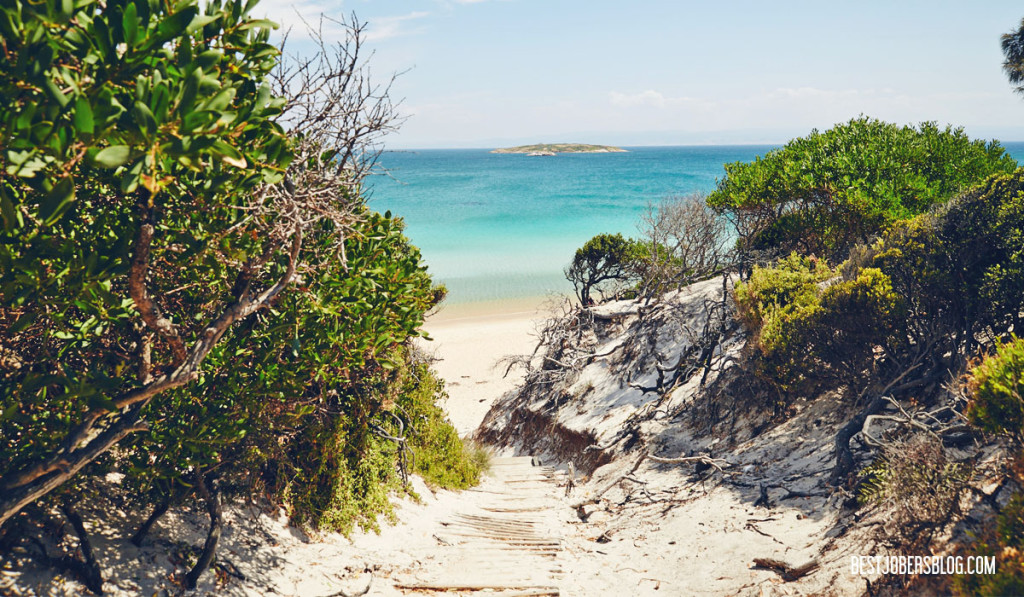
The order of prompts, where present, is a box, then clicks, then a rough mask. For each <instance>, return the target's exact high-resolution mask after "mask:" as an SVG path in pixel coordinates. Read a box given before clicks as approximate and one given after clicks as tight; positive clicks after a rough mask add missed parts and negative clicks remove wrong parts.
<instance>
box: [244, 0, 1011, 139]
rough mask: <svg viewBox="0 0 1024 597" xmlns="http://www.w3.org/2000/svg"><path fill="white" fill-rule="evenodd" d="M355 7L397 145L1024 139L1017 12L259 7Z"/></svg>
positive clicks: (409, 3) (639, 4)
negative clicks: (926, 123) (827, 137)
mask: <svg viewBox="0 0 1024 597" xmlns="http://www.w3.org/2000/svg"><path fill="white" fill-rule="evenodd" d="M261 6H262V7H263V10H264V11H266V12H267V13H268V14H269V16H271V18H274V19H276V20H278V21H281V22H283V23H284V24H285V25H288V24H293V23H295V22H296V21H297V19H296V17H295V16H294V14H295V10H296V8H295V7H297V9H298V11H299V12H301V13H302V14H304V15H306V16H307V17H311V16H314V15H317V14H319V13H320V12H323V13H326V14H328V15H332V14H333V15H337V16H341V15H347V14H349V13H351V12H355V14H356V15H358V17H359V18H360V19H362V20H364V21H368V22H369V42H368V46H369V47H370V48H371V49H373V50H374V51H375V53H376V54H375V56H374V57H373V60H372V62H371V64H372V67H373V69H374V72H375V73H376V74H377V75H378V76H380V77H381V78H384V77H385V76H387V75H389V74H390V73H392V72H397V71H406V72H405V73H404V74H403V75H401V76H400V77H399V78H398V80H397V81H396V83H395V86H394V89H393V95H394V96H395V97H397V98H403V104H402V110H403V111H404V113H405V114H407V115H408V117H409V118H408V120H407V121H406V123H405V125H404V126H403V127H402V129H401V131H400V132H399V133H398V134H396V135H393V136H391V137H390V138H389V140H388V142H387V144H388V146H389V147H392V148H428V147H491V146H498V145H505V144H511V143H519V142H557V141H575V142H590V143H609V144H618V145H651V144H654V145H675V144H703V143H744V142H752V143H761V142H768V143H775V142H783V141H785V140H787V139H788V138H791V137H793V136H798V135H803V134H806V133H807V132H808V131H809V130H810V129H811V128H814V127H817V128H827V127H829V126H831V125H832V124H834V123H836V122H841V121H845V120H848V119H850V118H853V117H856V116H857V115H859V114H862V113H863V114H866V115H869V116H874V117H877V118H882V119H885V120H890V121H894V122H899V123H908V122H915V123H916V122H920V121H922V120H937V121H939V122H940V123H943V124H946V123H950V124H954V125H958V126H961V125H962V126H964V127H965V128H966V129H967V131H968V133H970V134H972V135H974V136H980V137H997V138H999V139H1001V140H1004V141H1017V140H1024V101H1022V99H1021V96H1018V95H1016V94H1014V93H1013V92H1012V89H1011V87H1010V85H1009V84H1008V83H1007V81H1006V77H1005V76H1004V75H1003V73H1002V71H1001V64H1002V53H1001V51H1000V49H999V36H1000V35H1001V34H1002V33H1005V32H1007V31H1009V30H1010V29H1012V28H1014V27H1015V26H1016V25H1017V24H1018V23H1019V22H1020V20H1021V18H1022V17H1024V3H1021V2H1019V0H1018V1H1012V2H1011V1H1001V0H1000V1H983V0H974V1H973V2H966V1H964V2H942V1H934V0H933V1H927V2H925V1H903V0H899V1H896V0H889V1H886V2H881V1H860V2H842V3H840V2H822V1H819V2H786V1H778V2H764V1H763V0H762V1H758V2H754V1H749V2H747V1H742V2H741V1H719V2H711V1H702V2H690V1H674V2H672V1H661V0H659V1H655V0H633V1H632V2H624V1H615V2H612V1H606V0H461V1H459V0H419V1H413V0H345V1H342V0H302V1H301V2H298V3H296V2H293V1H291V0H264V2H263V4H262V5H261Z"/></svg>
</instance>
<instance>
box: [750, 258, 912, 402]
mask: <svg viewBox="0 0 1024 597" xmlns="http://www.w3.org/2000/svg"><path fill="white" fill-rule="evenodd" d="M735 298H736V305H737V309H738V312H739V316H740V318H741V320H742V321H744V323H745V324H746V325H747V327H748V328H749V329H751V330H752V331H753V334H754V341H753V346H754V347H755V350H756V351H757V353H758V358H757V363H758V368H757V369H758V371H760V373H761V374H763V375H766V376H767V377H768V378H769V379H771V380H772V381H773V382H775V383H777V384H779V386H780V387H783V388H785V389H792V388H793V387H795V386H796V385H797V384H799V382H801V381H803V380H804V379H806V378H807V377H808V376H809V375H810V376H813V377H815V378H816V379H819V380H820V379H822V378H825V377H828V376H829V374H832V375H835V376H838V377H840V378H841V379H846V378H852V377H856V376H858V375H860V374H861V373H862V372H863V370H864V369H865V368H867V367H868V366H869V364H870V361H871V358H872V356H873V349H874V347H875V346H876V345H878V344H880V343H883V342H885V341H886V338H887V337H888V336H889V335H890V334H891V333H892V332H893V326H894V322H895V321H896V320H897V316H898V314H899V313H900V311H901V309H902V304H901V301H900V299H899V297H898V296H897V295H896V293H895V292H894V291H893V288H892V283H891V281H890V280H889V278H888V276H886V275H885V274H884V273H882V272H881V271H880V270H878V269H877V268H864V269H860V270H858V271H857V272H856V274H855V275H854V276H852V277H850V278H849V279H844V278H843V276H842V274H841V270H840V269H839V268H835V269H833V268H831V267H829V266H828V264H826V263H825V262H824V261H823V260H820V259H815V258H813V257H803V256H801V255H799V254H797V253H792V254H791V255H790V256H789V257H787V258H785V259H783V260H781V261H779V263H778V264H777V265H775V266H773V267H766V268H761V267H756V266H755V267H754V270H753V272H752V274H751V276H750V279H749V280H748V281H746V282H737V284H736V287H735Z"/></svg>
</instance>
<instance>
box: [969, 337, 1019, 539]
mask: <svg viewBox="0 0 1024 597" xmlns="http://www.w3.org/2000/svg"><path fill="white" fill-rule="evenodd" d="M969 387H970V392H971V401H970V403H969V405H968V407H967V416H968V417H969V418H970V421H971V423H973V424H974V425H977V426H978V427H980V428H982V429H984V430H986V431H990V432H993V433H1009V434H1011V435H1013V436H1014V437H1016V438H1017V439H1018V440H1020V439H1022V438H1024V340H1021V339H1018V338H1014V339H1013V341H1012V342H1008V343H1006V344H1001V345H999V347H998V349H997V350H996V353H995V354H994V355H992V356H990V357H988V358H986V359H985V360H984V361H982V362H981V364H980V365H978V366H977V367H975V368H974V369H973V370H972V371H971V376H970V382H969ZM1022 547H1024V546H1022Z"/></svg>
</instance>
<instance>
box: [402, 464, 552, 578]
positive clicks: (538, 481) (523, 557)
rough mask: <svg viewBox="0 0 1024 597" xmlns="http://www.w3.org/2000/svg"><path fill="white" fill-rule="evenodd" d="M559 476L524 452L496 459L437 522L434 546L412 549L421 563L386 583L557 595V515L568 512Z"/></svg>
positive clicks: (433, 534)
mask: <svg viewBox="0 0 1024 597" xmlns="http://www.w3.org/2000/svg"><path fill="white" fill-rule="evenodd" d="M561 477H562V475H561V474H559V473H556V472H555V471H554V470H553V469H550V468H545V467H539V466H532V465H531V459H530V458H528V457H506V458H495V459H494V460H493V461H492V463H491V471H490V474H489V475H488V476H487V477H486V478H485V479H484V480H483V482H482V483H481V484H480V485H479V486H478V487H476V488H474V489H470V490H469V491H468V492H467V495H466V496H465V500H464V502H465V504H464V507H463V508H460V509H459V511H458V512H452V513H450V514H449V515H448V516H446V517H444V518H442V519H439V520H438V524H437V525H436V526H435V530H434V532H433V533H432V536H433V537H434V539H436V541H437V542H436V544H435V545H430V546H424V548H423V549H422V550H421V551H419V552H418V553H416V556H415V559H416V561H417V562H418V563H419V566H418V567H417V568H416V569H414V570H410V571H408V572H406V573H404V574H400V575H398V576H397V577H395V578H392V579H390V582H391V583H392V584H393V586H394V587H395V588H399V589H402V590H406V591H413V592H418V591H437V592H443V593H451V592H456V591H466V592H477V591H486V593H487V594H488V595H495V596H499V595H507V594H509V592H512V593H513V594H516V595H522V594H523V592H524V591H527V592H528V594H530V595H554V596H557V595H561V594H562V593H561V589H560V588H559V586H558V585H559V584H560V581H561V578H562V577H563V572H564V571H563V565H562V540H561V532H562V530H563V527H564V526H565V525H564V524H563V521H562V520H559V515H572V511H571V510H569V509H568V508H565V507H564V504H562V503H561V501H560V500H559V497H558V488H557V482H558V480H559V479H560V478H561Z"/></svg>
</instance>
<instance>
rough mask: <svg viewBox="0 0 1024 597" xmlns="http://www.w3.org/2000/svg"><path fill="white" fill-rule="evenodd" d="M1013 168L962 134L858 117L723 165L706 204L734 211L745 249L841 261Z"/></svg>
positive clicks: (992, 148) (999, 153) (995, 150)
mask: <svg viewBox="0 0 1024 597" xmlns="http://www.w3.org/2000/svg"><path fill="white" fill-rule="evenodd" d="M1014 168H1016V163H1015V162H1014V160H1013V159H1012V158H1011V157H1010V156H1009V155H1008V154H1006V153H1005V151H1004V150H1003V148H1002V147H1000V146H999V144H998V143H996V142H994V141H993V142H990V143H985V142H983V141H972V140H970V139H969V138H968V137H967V135H965V134H964V132H963V130H962V129H953V128H946V129H944V130H943V129H940V128H939V127H938V126H936V125H935V124H934V123H928V122H926V123H922V124H921V125H920V126H919V127H916V128H915V127H912V126H903V127H900V126H897V125H894V124H890V123H886V122H882V121H879V120H873V119H870V118H866V117H861V118H857V119H853V120H851V121H849V122H847V123H845V124H840V125H837V126H835V127H833V128H831V129H829V130H827V131H824V132H818V131H817V130H815V131H812V132H811V134H810V135H808V136H806V137H802V138H798V139H794V140H792V141H790V142H789V143H787V144H786V145H785V146H784V147H782V148H780V149H776V150H773V151H771V152H769V153H768V154H766V155H765V156H764V157H758V158H757V159H755V160H754V161H753V162H750V163H741V162H736V163H732V164H727V165H726V167H725V171H726V175H725V177H724V178H723V179H722V180H721V181H719V184H718V188H717V189H716V190H715V192H713V193H712V194H711V195H710V196H709V197H708V203H709V204H710V205H712V206H713V207H715V208H716V209H719V210H722V211H725V212H727V213H729V214H731V216H732V217H733V218H734V220H735V221H736V223H737V225H738V228H739V231H740V233H741V235H742V236H743V238H742V239H741V240H742V241H743V244H744V246H745V248H748V249H767V248H773V249H776V250H780V251H782V252H784V253H785V252H789V251H791V250H797V251H800V252H803V253H817V254H819V255H825V256H828V257H829V258H835V259H836V260H841V259H842V258H843V257H845V255H846V252H847V251H848V250H849V249H850V248H851V247H852V246H853V245H855V244H856V243H857V242H866V241H868V240H869V239H870V237H871V236H873V235H875V234H877V233H879V232H881V231H882V230H884V229H885V227H886V226H887V225H889V224H891V223H893V222H897V221H899V220H903V219H906V218H909V217H912V216H914V215H916V214H920V213H923V212H925V211H927V210H928V209H929V208H930V207H931V206H933V205H935V204H938V203H942V202H944V201H946V200H948V199H949V198H951V197H953V196H954V195H956V194H957V193H959V192H961V191H963V190H965V189H968V188H970V187H971V186H973V185H975V184H978V183H980V182H981V181H982V180H984V179H985V178H986V177H988V176H989V175H992V174H995V173H1006V174H1008V173H1010V172H1012V171H1013V169H1014Z"/></svg>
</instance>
